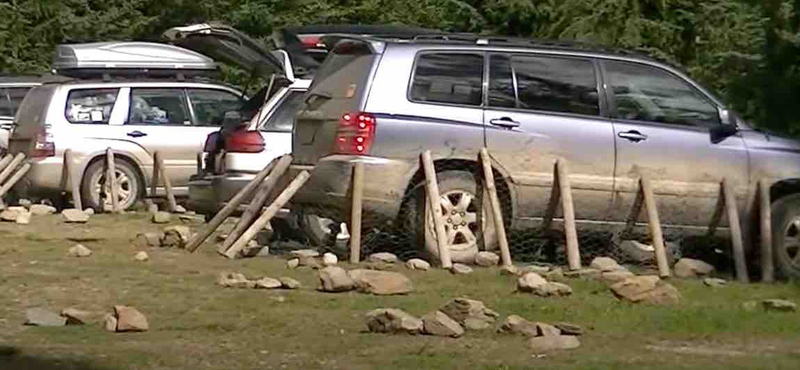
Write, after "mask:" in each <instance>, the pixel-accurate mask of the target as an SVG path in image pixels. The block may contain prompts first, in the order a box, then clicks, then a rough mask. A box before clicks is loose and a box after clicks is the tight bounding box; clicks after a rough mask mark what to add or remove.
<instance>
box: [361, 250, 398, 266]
mask: <svg viewBox="0 0 800 370" xmlns="http://www.w3.org/2000/svg"><path fill="white" fill-rule="evenodd" d="M367 261H369V262H383V263H396V262H397V256H395V255H394V254H391V253H388V252H380V253H373V254H370V255H369V257H367Z"/></svg>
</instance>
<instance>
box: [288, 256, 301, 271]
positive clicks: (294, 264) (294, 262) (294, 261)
mask: <svg viewBox="0 0 800 370" xmlns="http://www.w3.org/2000/svg"><path fill="white" fill-rule="evenodd" d="M297 266H300V259H299V258H292V259H290V260H288V261H286V268H288V269H296V268H297Z"/></svg>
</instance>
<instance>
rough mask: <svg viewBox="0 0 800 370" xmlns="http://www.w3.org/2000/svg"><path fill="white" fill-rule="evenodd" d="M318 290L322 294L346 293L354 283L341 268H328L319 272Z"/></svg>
mask: <svg viewBox="0 0 800 370" xmlns="http://www.w3.org/2000/svg"><path fill="white" fill-rule="evenodd" d="M319 282H320V288H319V289H320V290H321V291H323V292H346V291H348V290H352V289H353V288H354V287H355V282H353V279H352V278H350V275H348V274H347V271H345V270H344V269H343V268H341V267H338V266H328V267H325V268H323V269H321V270H319Z"/></svg>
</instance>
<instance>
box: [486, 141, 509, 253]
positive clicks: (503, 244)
mask: <svg viewBox="0 0 800 370" xmlns="http://www.w3.org/2000/svg"><path fill="white" fill-rule="evenodd" d="M480 157H481V162H482V163H483V177H484V179H485V180H486V190H488V192H489V200H490V202H491V204H492V209H491V212H492V219H493V220H494V228H495V231H496V232H497V244H498V245H499V246H500V260H501V261H502V263H503V266H511V265H512V264H513V262H512V261H511V251H510V250H509V248H508V238H507V237H506V225H505V223H504V222H503V211H502V209H501V208H500V199H499V198H498V197H497V187H496V186H495V183H494V172H492V163H491V158H490V157H489V151H488V150H486V148H481V152H480Z"/></svg>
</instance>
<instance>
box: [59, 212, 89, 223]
mask: <svg viewBox="0 0 800 370" xmlns="http://www.w3.org/2000/svg"><path fill="white" fill-rule="evenodd" d="M61 217H62V218H63V219H64V222H67V223H79V224H83V223H86V222H87V221H89V215H87V214H86V213H84V212H83V211H81V210H79V209H75V208H69V209H65V210H63V211H61Z"/></svg>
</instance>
